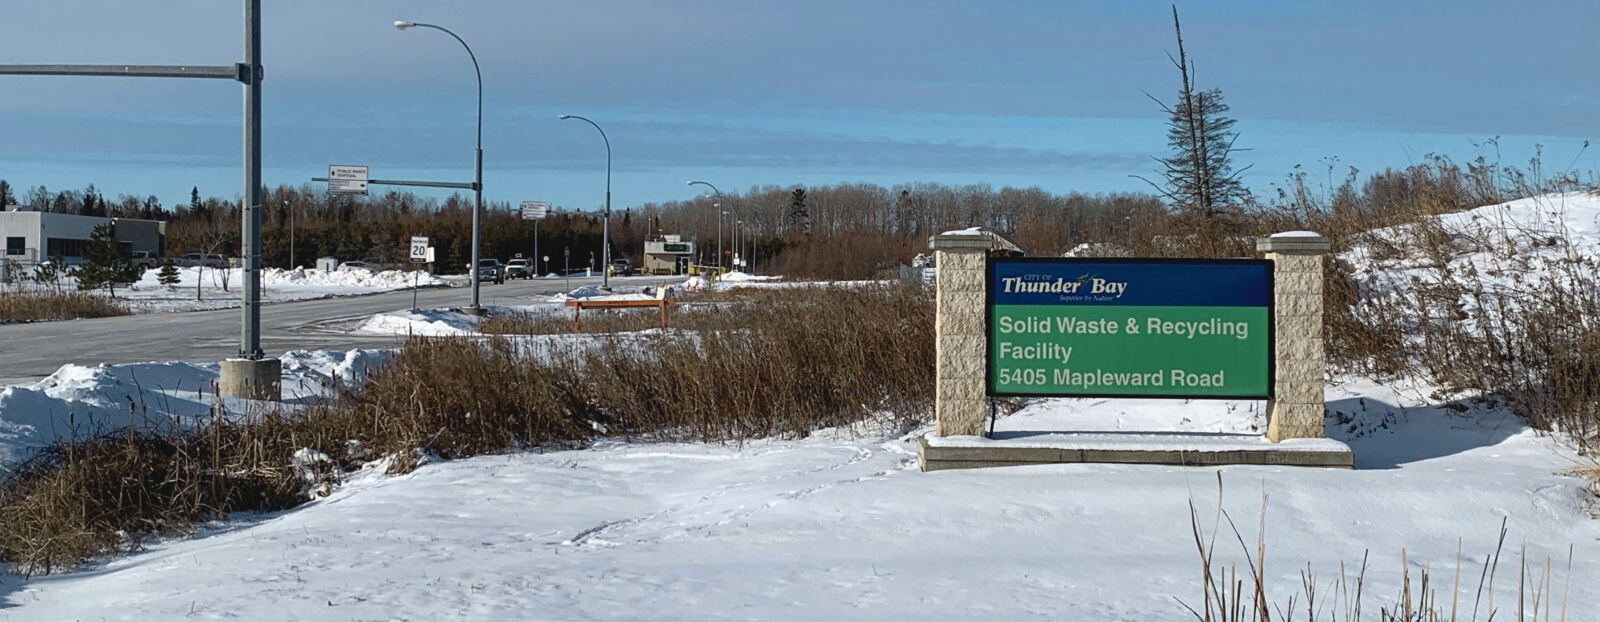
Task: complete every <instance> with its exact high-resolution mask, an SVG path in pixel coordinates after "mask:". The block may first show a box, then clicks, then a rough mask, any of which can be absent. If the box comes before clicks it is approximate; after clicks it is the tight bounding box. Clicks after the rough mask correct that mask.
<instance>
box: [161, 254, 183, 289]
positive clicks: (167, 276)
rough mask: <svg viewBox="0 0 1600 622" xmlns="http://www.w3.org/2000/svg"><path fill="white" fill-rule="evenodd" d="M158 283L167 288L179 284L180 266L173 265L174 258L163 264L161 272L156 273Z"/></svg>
mask: <svg viewBox="0 0 1600 622" xmlns="http://www.w3.org/2000/svg"><path fill="white" fill-rule="evenodd" d="M156 281H158V282H160V283H161V284H162V285H165V286H167V287H172V286H174V285H177V284H178V266H177V265H176V264H174V263H172V258H171V257H168V258H167V260H166V261H163V262H161V271H160V272H157V273H156Z"/></svg>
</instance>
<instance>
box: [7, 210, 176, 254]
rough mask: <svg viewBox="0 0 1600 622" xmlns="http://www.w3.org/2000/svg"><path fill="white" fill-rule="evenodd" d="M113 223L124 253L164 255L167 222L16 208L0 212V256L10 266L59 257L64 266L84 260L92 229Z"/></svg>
mask: <svg viewBox="0 0 1600 622" xmlns="http://www.w3.org/2000/svg"><path fill="white" fill-rule="evenodd" d="M107 223H111V224H112V236H113V237H114V238H115V239H116V240H117V242H118V243H119V246H121V247H122V252H123V253H130V252H132V251H151V252H155V253H156V254H158V255H165V253H166V242H167V236H166V230H167V227H166V223H164V222H161V221H156V220H136V219H131V218H99V217H95V216H79V215H77V214H54V213H49V212H33V211H23V210H21V209H19V208H17V207H16V206H12V207H11V209H9V210H7V211H4V212H0V257H3V258H5V259H7V260H8V262H9V263H12V264H13V265H18V264H20V265H31V264H35V263H38V262H40V261H48V260H50V259H52V258H56V257H60V258H61V259H62V260H64V261H65V263H67V264H69V265H70V264H78V263H82V261H83V251H84V249H85V248H86V247H88V245H89V236H90V234H91V233H93V232H94V228H95V227H98V226H100V225H103V224H107Z"/></svg>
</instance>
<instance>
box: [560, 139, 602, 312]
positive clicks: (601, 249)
mask: <svg viewBox="0 0 1600 622" xmlns="http://www.w3.org/2000/svg"><path fill="white" fill-rule="evenodd" d="M560 118H561V120H562V121H566V120H568V119H577V120H579V121H583V122H585V123H588V124H589V125H593V126H594V129H595V131H598V132H600V140H603V141H605V143H606V213H605V218H604V219H603V220H602V221H601V222H602V224H601V225H600V237H601V238H602V239H601V240H600V264H601V265H600V289H611V139H610V138H606V131H605V130H603V129H600V124H599V123H595V122H594V121H591V120H589V119H588V118H585V117H580V116H578V115H575V114H564V115H561V117H560Z"/></svg>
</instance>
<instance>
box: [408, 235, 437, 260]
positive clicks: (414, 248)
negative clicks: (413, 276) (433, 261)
mask: <svg viewBox="0 0 1600 622" xmlns="http://www.w3.org/2000/svg"><path fill="white" fill-rule="evenodd" d="M429 250H432V249H429V248H428V238H427V237H426V236H421V235H414V236H411V262H412V263H428V260H429V258H428V251H429Z"/></svg>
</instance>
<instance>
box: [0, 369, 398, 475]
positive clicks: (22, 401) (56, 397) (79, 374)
mask: <svg viewBox="0 0 1600 622" xmlns="http://www.w3.org/2000/svg"><path fill="white" fill-rule="evenodd" d="M383 356H384V353H383V352H381V351H374V350H351V351H349V352H311V351H304V350H298V351H293V352H288V353H285V354H284V355H283V356H282V357H279V358H280V360H282V361H283V395H284V399H285V400H287V401H289V402H291V403H292V402H296V401H298V400H301V399H304V398H308V397H314V396H320V395H325V394H326V393H327V392H328V391H329V390H330V389H331V388H332V387H333V386H334V385H336V384H348V383H349V382H351V381H353V379H355V378H359V377H361V376H363V375H365V373H366V369H367V368H369V367H372V366H375V365H377V363H378V362H379V361H381V360H382V357H383ZM217 374H218V371H217V364H216V363H208V364H194V363H171V362H169V363H134V364H129V365H98V366H94V367H87V366H82V365H65V366H63V367H61V369H59V370H57V371H56V373H54V374H51V375H50V376H49V377H48V378H45V379H44V380H41V381H39V382H37V383H34V384H32V385H27V386H13V387H6V388H4V389H0V465H10V464H15V463H17V462H19V461H22V460H26V459H27V458H28V457H29V456H32V455H33V454H34V452H36V451H38V449H39V448H41V447H44V446H46V445H48V444H50V443H52V442H55V441H57V440H62V439H72V438H86V437H89V436H92V435H95V434H99V433H103V432H106V431H110V430H118V429H123V428H124V427H125V426H127V425H129V423H130V422H132V424H133V425H138V426H141V427H145V426H153V425H161V426H171V424H172V420H173V418H177V419H179V420H188V419H192V418H196V417H209V416H211V410H212V407H213V406H215V405H218V404H220V405H221V406H222V407H223V408H224V409H225V410H227V411H229V412H233V413H245V412H248V411H260V410H262V409H263V408H265V405H263V404H259V403H254V402H249V401H245V400H234V399H220V398H218V397H217V390H216V383H217Z"/></svg>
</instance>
